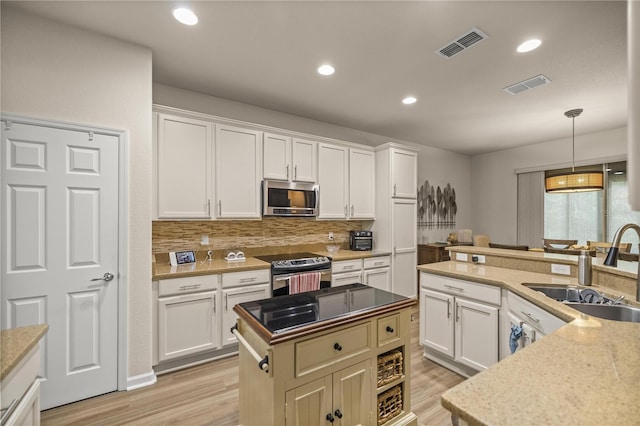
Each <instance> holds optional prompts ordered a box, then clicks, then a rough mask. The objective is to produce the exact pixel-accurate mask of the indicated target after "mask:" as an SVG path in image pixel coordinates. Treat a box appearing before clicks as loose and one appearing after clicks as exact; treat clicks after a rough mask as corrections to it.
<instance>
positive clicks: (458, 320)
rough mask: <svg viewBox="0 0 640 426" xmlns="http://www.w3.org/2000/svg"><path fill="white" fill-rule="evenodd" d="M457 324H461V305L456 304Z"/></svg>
mask: <svg viewBox="0 0 640 426" xmlns="http://www.w3.org/2000/svg"><path fill="white" fill-rule="evenodd" d="M456 322H460V305H459V304H458V303H456Z"/></svg>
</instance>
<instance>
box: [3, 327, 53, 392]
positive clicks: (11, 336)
mask: <svg viewBox="0 0 640 426" xmlns="http://www.w3.org/2000/svg"><path fill="white" fill-rule="evenodd" d="M48 330H49V326H48V325H47V324H38V325H29V326H26V327H18V328H10V329H7V330H2V332H0V342H1V344H0V346H1V347H2V348H1V349H0V357H1V358H0V380H4V379H5V377H7V375H8V374H9V373H10V372H11V371H13V369H14V368H15V367H16V366H17V365H18V364H19V363H20V361H22V359H23V358H24V357H25V356H26V355H27V354H28V353H29V351H30V350H31V349H33V347H34V346H35V345H37V344H38V342H40V339H41V338H42V337H43V336H44V335H45V334H46V333H47V331H48Z"/></svg>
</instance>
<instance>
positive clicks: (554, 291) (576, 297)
mask: <svg viewBox="0 0 640 426" xmlns="http://www.w3.org/2000/svg"><path fill="white" fill-rule="evenodd" d="M525 285H526V286H527V287H529V288H530V289H532V290H535V291H538V292H540V293H542V294H544V295H545V296H547V297H550V298H552V299H555V300H557V301H558V302H578V303H599V304H602V303H604V304H614V300H613V299H611V298H609V297H607V296H605V295H603V294H602V293H600V292H599V291H597V290H594V289H593V288H578V287H574V286H548V285H546V286H539V285H534V284H525Z"/></svg>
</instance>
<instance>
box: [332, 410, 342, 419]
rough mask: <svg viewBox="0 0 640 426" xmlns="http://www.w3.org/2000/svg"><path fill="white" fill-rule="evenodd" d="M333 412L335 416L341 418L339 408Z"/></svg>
mask: <svg viewBox="0 0 640 426" xmlns="http://www.w3.org/2000/svg"><path fill="white" fill-rule="evenodd" d="M333 414H335V415H336V417H337V418H339V419H341V418H342V412H341V411H340V410H336V411H335V412H334V413H333Z"/></svg>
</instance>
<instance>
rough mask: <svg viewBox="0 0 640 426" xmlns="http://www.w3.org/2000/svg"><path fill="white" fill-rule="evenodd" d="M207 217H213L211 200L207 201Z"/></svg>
mask: <svg viewBox="0 0 640 426" xmlns="http://www.w3.org/2000/svg"><path fill="white" fill-rule="evenodd" d="M207 216H209V217H211V200H207Z"/></svg>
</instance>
